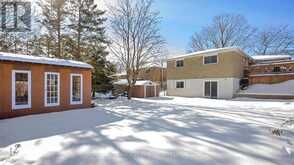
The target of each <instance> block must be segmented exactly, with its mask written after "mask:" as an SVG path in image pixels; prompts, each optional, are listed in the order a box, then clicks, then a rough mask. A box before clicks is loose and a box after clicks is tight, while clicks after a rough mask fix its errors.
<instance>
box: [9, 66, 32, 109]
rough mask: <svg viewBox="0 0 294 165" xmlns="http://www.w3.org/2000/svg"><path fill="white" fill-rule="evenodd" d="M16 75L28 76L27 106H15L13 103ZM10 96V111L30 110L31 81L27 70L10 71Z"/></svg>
mask: <svg viewBox="0 0 294 165" xmlns="http://www.w3.org/2000/svg"><path fill="white" fill-rule="evenodd" d="M16 73H26V74H28V104H26V105H16V101H15V99H16V98H15V74H16ZM11 77H12V81H11V85H12V90H11V92H12V94H11V100H12V103H11V104H12V110H18V109H29V108H32V79H31V71H29V70H12V74H11Z"/></svg>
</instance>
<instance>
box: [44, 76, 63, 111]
mask: <svg viewBox="0 0 294 165" xmlns="http://www.w3.org/2000/svg"><path fill="white" fill-rule="evenodd" d="M59 79H60V76H59V73H55V72H46V73H45V106H46V107H49V106H59V102H60V101H59V100H60V89H59V88H60V80H59Z"/></svg>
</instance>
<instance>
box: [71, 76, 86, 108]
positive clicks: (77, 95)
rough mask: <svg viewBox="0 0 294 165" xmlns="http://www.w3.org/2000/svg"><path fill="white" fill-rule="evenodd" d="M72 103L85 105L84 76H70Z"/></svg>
mask: <svg viewBox="0 0 294 165" xmlns="http://www.w3.org/2000/svg"><path fill="white" fill-rule="evenodd" d="M70 79H71V80H70V86H71V87H70V89H71V90H70V103H71V104H82V103H83V76H82V75H81V74H71V76H70Z"/></svg>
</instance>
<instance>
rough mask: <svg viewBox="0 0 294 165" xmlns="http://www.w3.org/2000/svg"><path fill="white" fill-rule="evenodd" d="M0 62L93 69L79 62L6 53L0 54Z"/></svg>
mask: <svg viewBox="0 0 294 165" xmlns="http://www.w3.org/2000/svg"><path fill="white" fill-rule="evenodd" d="M0 60H2V61H16V62H27V63H36V64H48V65H59V66H69V67H77V68H89V69H91V68H93V67H92V66H91V65H90V64H87V63H84V62H80V61H74V60H65V59H58V58H49V57H43V56H32V55H23V54H13V53H6V52H0Z"/></svg>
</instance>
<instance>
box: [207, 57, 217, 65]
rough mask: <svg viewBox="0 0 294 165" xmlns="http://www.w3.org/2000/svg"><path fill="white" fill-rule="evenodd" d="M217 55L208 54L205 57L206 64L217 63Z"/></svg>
mask: <svg viewBox="0 0 294 165" xmlns="http://www.w3.org/2000/svg"><path fill="white" fill-rule="evenodd" d="M216 63H217V56H207V57H204V64H216Z"/></svg>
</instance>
